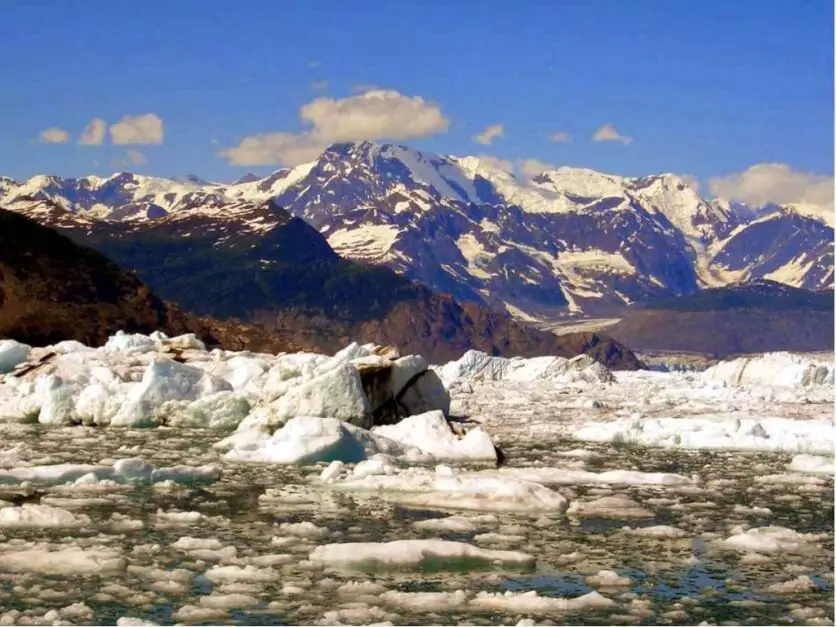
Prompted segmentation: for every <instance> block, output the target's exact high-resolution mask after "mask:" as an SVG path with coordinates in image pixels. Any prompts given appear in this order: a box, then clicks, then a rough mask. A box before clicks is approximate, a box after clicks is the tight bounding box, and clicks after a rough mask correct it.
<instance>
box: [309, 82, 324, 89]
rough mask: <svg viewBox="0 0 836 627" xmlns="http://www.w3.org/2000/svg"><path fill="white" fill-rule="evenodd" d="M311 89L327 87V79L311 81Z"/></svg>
mask: <svg viewBox="0 0 836 627" xmlns="http://www.w3.org/2000/svg"><path fill="white" fill-rule="evenodd" d="M311 89H319V90H321V89H328V81H316V82H313V83H311Z"/></svg>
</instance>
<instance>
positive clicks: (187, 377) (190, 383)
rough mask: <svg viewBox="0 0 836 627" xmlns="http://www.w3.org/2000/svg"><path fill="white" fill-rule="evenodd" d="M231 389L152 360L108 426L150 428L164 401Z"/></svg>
mask: <svg viewBox="0 0 836 627" xmlns="http://www.w3.org/2000/svg"><path fill="white" fill-rule="evenodd" d="M231 389H232V386H231V385H230V384H229V383H228V382H226V381H224V380H223V379H220V378H218V377H215V376H212V375H210V374H208V373H206V372H204V371H203V370H201V369H200V368H195V367H194V366H188V365H186V364H181V363H178V362H176V361H170V360H156V359H155V360H153V361H152V362H151V363H150V364H148V367H147V369H146V370H145V374H144V375H143V376H142V381H141V382H140V384H139V385H138V386H136V387H134V388H132V389H131V391H130V393H129V394H128V398H127V399H126V401H125V403H124V404H123V405H122V407H121V408H120V409H119V412H118V413H117V414H116V415H115V416H114V417H113V419H112V420H111V424H112V425H114V426H125V427H139V426H152V425H153V424H154V415H155V414H154V411H155V409H156V408H157V407H159V406H160V405H162V404H163V403H164V402H166V401H195V400H197V399H198V398H200V397H202V396H207V395H210V394H215V393H217V392H223V391H227V390H231Z"/></svg>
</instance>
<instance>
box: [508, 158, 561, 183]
mask: <svg viewBox="0 0 836 627" xmlns="http://www.w3.org/2000/svg"><path fill="white" fill-rule="evenodd" d="M517 168H518V169H519V171H520V173H521V174H522V175H523V176H525V177H526V178H530V179H532V178H534V177H535V176H537V175H538V174H542V173H543V172H545V171H546V170H555V169H556V168H555V166H554V165H552V164H551V163H546V162H545V161H540V160H539V159H520V160H519V161H518V162H517Z"/></svg>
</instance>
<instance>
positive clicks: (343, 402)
mask: <svg viewBox="0 0 836 627" xmlns="http://www.w3.org/2000/svg"><path fill="white" fill-rule="evenodd" d="M275 412H276V416H277V418H278V419H279V421H280V422H278V423H277V424H282V423H283V422H284V421H285V420H287V419H288V418H292V417H294V416H318V417H320V418H336V419H337V420H343V421H345V422H350V423H352V424H356V425H357V426H360V427H370V426H371V422H370V419H371V406H370V405H369V400H368V399H367V398H366V394H365V392H363V384H362V382H361V380H360V374H359V373H358V372H357V369H356V368H353V367H350V366H346V365H340V366H337V367H336V368H333V369H331V370H330V371H328V372H326V373H325V374H322V375H320V376H318V377H316V378H314V379H311V380H310V381H307V382H305V383H302V384H301V385H298V386H296V387H293V388H291V389H290V390H289V391H288V392H287V393H286V394H284V395H283V396H282V397H281V398H279V400H278V401H276V402H275Z"/></svg>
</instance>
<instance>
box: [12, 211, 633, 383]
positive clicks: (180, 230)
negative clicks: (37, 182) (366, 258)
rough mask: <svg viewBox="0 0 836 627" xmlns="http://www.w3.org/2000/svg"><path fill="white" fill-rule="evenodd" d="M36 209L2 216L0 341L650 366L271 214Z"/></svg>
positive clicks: (603, 341) (600, 341)
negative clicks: (437, 289)
mask: <svg viewBox="0 0 836 627" xmlns="http://www.w3.org/2000/svg"><path fill="white" fill-rule="evenodd" d="M27 202H29V205H28V206H29V208H30V213H31V214H32V215H33V216H36V217H37V218H38V219H37V220H36V219H33V218H32V216H29V217H26V216H23V215H21V214H19V213H14V212H10V211H5V210H2V209H0V337H3V336H8V337H12V338H14V339H18V340H19V341H24V342H27V343H32V344H44V343H52V342H55V341H59V340H63V339H77V340H81V341H84V342H86V343H88V344H93V345H95V344H100V343H102V342H104V340H105V339H106V338H107V336H108V335H109V334H112V333H113V332H115V331H116V330H119V329H123V330H127V331H142V332H146V333H147V332H149V331H151V330H154V329H162V330H166V331H167V332H175V333H182V332H186V331H191V332H195V333H198V335H200V336H201V337H202V338H204V341H208V342H209V343H211V344H215V345H217V344H220V345H222V346H224V347H225V348H229V349H235V350H245V349H246V350H255V351H259V350H267V351H271V352H277V351H281V350H314V351H318V352H326V353H333V352H336V351H337V350H339V349H341V348H343V347H344V346H346V345H347V344H348V343H349V342H352V341H360V342H375V343H377V344H382V345H392V346H395V347H396V348H398V349H399V350H401V351H402V352H404V353H419V354H422V355H424V356H426V357H427V358H428V359H430V360H433V361H434V362H436V363H441V362H444V361H448V360H450V359H454V358H458V357H460V356H461V354H462V353H464V352H465V351H467V350H469V349H477V350H481V351H484V352H487V353H489V354H492V355H506V356H514V355H520V356H534V355H560V356H565V357H572V356H575V355H578V354H580V353H585V354H588V355H590V356H592V357H593V358H595V359H597V360H598V361H600V362H602V363H604V364H606V365H608V366H611V367H613V368H635V367H638V366H639V362H638V360H637V359H636V357H635V355H634V354H633V353H632V352H631V351H630V350H629V349H627V348H626V347H624V346H623V345H621V344H619V343H617V342H614V341H613V340H611V339H610V338H608V337H606V336H601V335H598V334H595V333H574V334H571V335H566V336H560V337H557V336H555V335H553V334H551V333H548V332H543V331H539V330H537V329H534V328H531V327H529V326H526V325H523V324H520V323H518V322H516V321H514V320H513V319H512V318H511V317H510V316H508V315H507V314H504V313H502V312H495V311H492V310H490V309H488V308H486V307H484V306H481V305H478V304H476V303H458V302H457V301H455V300H454V299H453V298H452V297H450V296H449V295H444V294H435V293H433V292H431V291H430V290H429V289H428V288H427V287H425V286H422V285H420V284H418V283H416V282H412V281H410V280H408V279H406V278H404V277H401V276H399V275H398V274H396V273H395V272H394V271H392V270H390V269H389V268H385V267H380V266H373V265H367V264H362V263H358V262H354V261H351V260H346V259H343V258H341V257H340V256H339V255H337V254H336V253H335V252H334V251H333V250H332V249H331V247H330V246H329V245H328V243H327V241H326V240H325V238H324V237H323V236H322V235H321V234H320V233H318V232H317V231H316V230H315V229H314V228H313V227H311V226H310V225H308V224H306V223H305V222H304V220H302V219H300V218H295V217H293V216H291V215H290V214H289V213H288V212H287V211H285V210H284V209H282V208H281V207H278V206H277V205H275V204H274V203H273V202H272V201H265V202H250V201H236V202H235V203H232V204H224V205H223V206H222V207H220V208H218V209H217V211H216V212H212V211H209V210H207V209H206V208H205V207H204V209H203V210H201V211H196V212H188V211H184V212H179V213H175V214H172V215H170V216H163V217H159V218H155V219H150V220H140V221H104V220H96V219H90V218H88V217H85V216H72V219H70V220H68V219H67V216H68V215H70V216H71V215H72V214H68V212H67V211H66V209H64V208H63V207H62V206H59V205H57V204H56V203H54V202H52V201H50V200H30V201H27ZM44 223H47V224H51V225H52V226H53V228H48V227H47V226H44ZM91 249H93V250H91ZM114 261H115V263H114ZM123 268H124V269H123ZM126 269H127V270H131V271H134V272H135V274H134V273H133V272H129V271H127V270H126ZM173 303H176V305H175V304H173Z"/></svg>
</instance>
